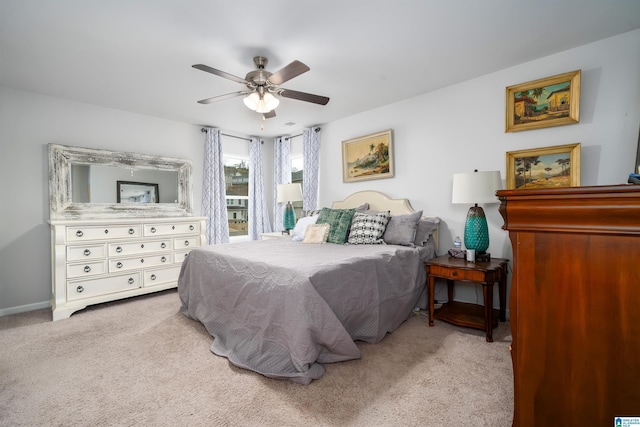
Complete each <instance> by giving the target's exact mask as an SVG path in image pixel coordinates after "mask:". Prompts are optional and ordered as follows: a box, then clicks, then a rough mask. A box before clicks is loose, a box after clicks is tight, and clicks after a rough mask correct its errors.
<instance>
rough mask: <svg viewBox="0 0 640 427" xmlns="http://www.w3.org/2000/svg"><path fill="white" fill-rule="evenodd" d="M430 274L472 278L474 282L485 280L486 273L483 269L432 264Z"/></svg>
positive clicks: (446, 277)
mask: <svg viewBox="0 0 640 427" xmlns="http://www.w3.org/2000/svg"><path fill="white" fill-rule="evenodd" d="M429 274H430V275H432V276H438V277H442V278H444V279H450V280H471V281H474V282H484V281H485V273H484V272H483V271H477V270H476V271H474V270H461V269H450V268H447V267H443V266H440V265H430V266H429Z"/></svg>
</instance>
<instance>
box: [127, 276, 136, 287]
mask: <svg viewBox="0 0 640 427" xmlns="http://www.w3.org/2000/svg"><path fill="white" fill-rule="evenodd" d="M128 282H129V284H130V285H133V282H135V280H133V277H129V280H128Z"/></svg>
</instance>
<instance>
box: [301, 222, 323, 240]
mask: <svg viewBox="0 0 640 427" xmlns="http://www.w3.org/2000/svg"><path fill="white" fill-rule="evenodd" d="M328 236H329V224H311V225H308V226H307V229H306V231H305V232H304V239H303V240H302V243H326V241H327V237H328Z"/></svg>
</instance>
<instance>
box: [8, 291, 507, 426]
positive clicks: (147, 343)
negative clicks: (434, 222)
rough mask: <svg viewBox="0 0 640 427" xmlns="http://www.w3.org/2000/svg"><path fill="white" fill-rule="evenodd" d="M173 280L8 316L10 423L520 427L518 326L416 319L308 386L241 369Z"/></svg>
mask: <svg viewBox="0 0 640 427" xmlns="http://www.w3.org/2000/svg"><path fill="white" fill-rule="evenodd" d="M179 307H180V301H179V298H178V295H177V292H176V291H175V290H171V291H165V292H162V293H159V294H153V295H148V296H144V297H138V298H133V299H129V300H124V301H119V302H113V303H108V304H103V305H99V306H94V307H90V308H88V309H86V310H84V311H81V312H77V313H76V314H74V315H73V316H72V317H71V318H70V319H65V320H61V321H58V322H51V321H50V319H51V310H38V311H34V312H30V313H23V314H18V315H13V316H7V317H3V318H0V425H2V426H42V425H48V426H97V425H100V426H105V425H114V426H115V425H127V426H132V425H145V426H147V425H148V426H150V425H153V426H182V425H189V426H205V425H206V426H307V425H308V426H400V425H402V426H443V425H455V426H474V427H478V426H491V427H498V426H510V425H511V421H512V408H513V380H512V367H511V358H510V355H509V349H508V347H509V344H510V343H511V336H510V333H509V326H508V323H507V324H505V323H502V324H500V326H499V327H498V329H496V330H495V331H494V340H495V342H493V343H487V342H486V341H485V338H484V334H483V333H482V332H481V331H476V330H473V329H468V328H459V327H455V326H452V325H449V324H447V323H444V322H439V321H436V326H435V327H433V328H429V327H428V323H427V319H426V317H425V316H423V315H416V316H413V317H411V318H410V319H409V320H408V321H407V322H405V323H404V324H403V325H402V326H400V328H399V329H398V330H397V331H395V332H394V333H393V334H389V335H387V336H386V337H385V339H384V340H383V341H382V342H381V343H379V344H366V343H359V344H358V345H359V347H360V349H361V350H362V359H360V360H354V361H349V362H342V363H335V364H329V365H326V373H325V376H324V377H323V378H321V379H320V380H317V381H314V382H312V383H311V384H310V385H308V386H303V385H300V384H295V383H292V382H289V381H282V380H273V379H269V378H265V377H263V376H261V375H259V374H256V373H254V372H250V371H246V370H243V369H239V368H236V367H235V366H233V365H231V364H230V363H229V362H228V361H227V359H225V358H222V357H219V356H216V355H214V354H213V353H211V352H210V351H209V345H210V344H211V340H212V338H211V337H210V336H209V335H208V333H207V332H206V331H205V329H204V328H203V327H202V326H201V325H200V324H199V323H197V322H195V321H193V320H190V319H188V318H186V317H184V316H183V315H182V314H180V313H179Z"/></svg>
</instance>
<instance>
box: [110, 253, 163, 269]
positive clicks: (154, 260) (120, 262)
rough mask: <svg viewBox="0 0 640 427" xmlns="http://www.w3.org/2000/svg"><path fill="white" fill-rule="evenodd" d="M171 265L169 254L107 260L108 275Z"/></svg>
mask: <svg viewBox="0 0 640 427" xmlns="http://www.w3.org/2000/svg"><path fill="white" fill-rule="evenodd" d="M167 264H171V253H169V252H167V253H166V254H160V255H150V256H145V257H135V258H122V259H111V260H109V273H113V272H116V271H129V270H138V269H141V268H149V267H157V266H160V265H167Z"/></svg>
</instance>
